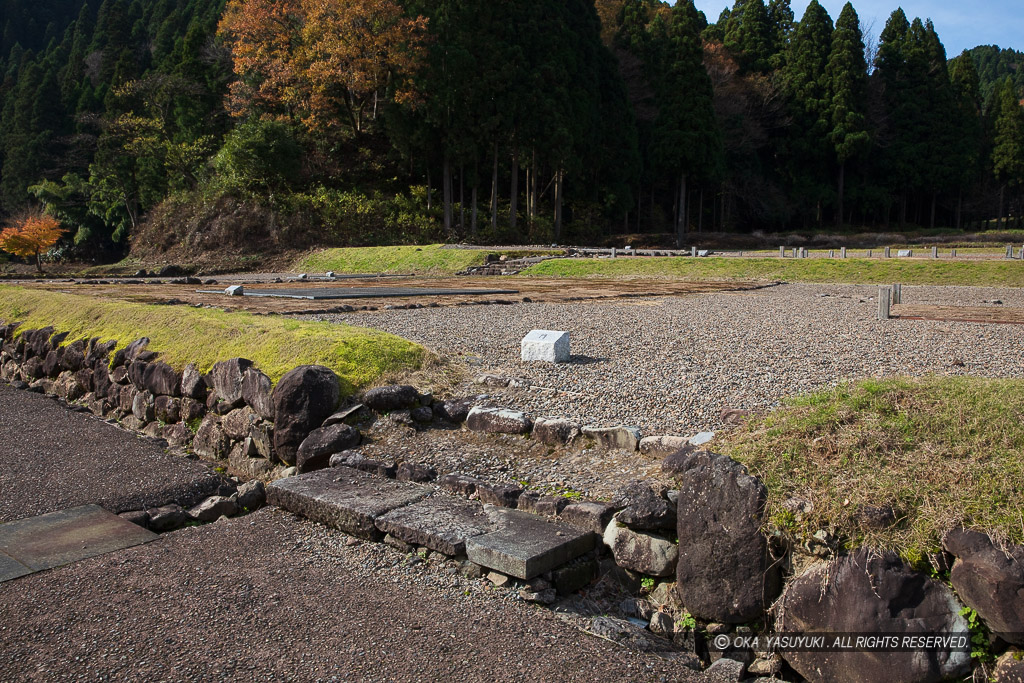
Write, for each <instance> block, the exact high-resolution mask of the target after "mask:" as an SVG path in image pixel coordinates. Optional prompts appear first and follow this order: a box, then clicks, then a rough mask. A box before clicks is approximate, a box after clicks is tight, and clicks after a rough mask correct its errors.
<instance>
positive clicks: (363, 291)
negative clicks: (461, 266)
mask: <svg viewBox="0 0 1024 683" xmlns="http://www.w3.org/2000/svg"><path fill="white" fill-rule="evenodd" d="M196 291H197V293H199V294H224V293H225V292H224V291H223V290H206V289H199V290H196ZM518 293H519V290H517V289H438V288H432V287H309V288H303V289H247V290H245V293H244V294H245V296H260V297H277V298H282V299H312V300H314V301H319V300H323V299H390V298H395V297H402V298H405V297H408V298H415V297H427V296H485V295H495V294H518Z"/></svg>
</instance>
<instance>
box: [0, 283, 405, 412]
mask: <svg viewBox="0 0 1024 683" xmlns="http://www.w3.org/2000/svg"><path fill="white" fill-rule="evenodd" d="M0 320H5V321H20V322H22V323H23V325H22V329H30V328H39V327H45V326H48V325H52V326H53V327H55V328H56V329H57V331H59V332H68V333H70V336H69V338H68V340H69V341H71V340H74V339H88V338H92V337H99V338H101V339H102V340H108V339H116V340H117V341H118V342H119V344H118V345H119V346H121V345H124V344H128V343H130V342H132V341H133V340H135V339H138V338H139V337H149V338H150V340H151V343H150V348H151V349H153V350H154V351H159V352H160V355H161V359H162V360H164V361H166V362H167V363H170V364H171V365H172V366H174V367H176V368H178V369H181V368H183V367H184V366H185V364H186V363H189V362H195V363H197V364H198V365H199V367H200V369H202V370H203V371H204V372H205V371H207V370H209V369H210V367H211V366H212V365H213V364H214V363H216V362H217V361H220V360H225V359H228V358H235V357H242V358H248V359H250V360H252V361H253V362H255V363H256V365H257V366H258V367H259V368H260V369H261V370H263V372H265V373H267V374H268V375H269V376H270V378H271V379H273V380H274V381H275V382H276V381H277V380H278V379H280V377H281V376H282V375H283V374H284V373H285V372H287V371H288V370H290V369H292V368H294V367H296V366H298V365H307V364H317V365H324V366H327V367H329V368H331V369H332V370H334V371H335V372H336V373H337V374H338V376H339V377H340V378H341V382H342V391H343V392H344V393H352V392H353V391H355V390H356V389H358V388H360V387H363V386H366V385H368V384H370V383H372V382H374V381H375V380H377V379H378V378H380V377H381V376H382V375H385V374H388V373H393V372H401V371H405V370H412V369H416V368H418V367H419V366H420V365H421V364H422V362H423V359H424V350H423V348H422V347H420V346H418V345H416V344H413V343H412V342H409V341H406V340H405V339H402V338H401V337H396V336H394V335H391V334H387V333H385V332H380V331H378V330H370V329H364V328H360V327H351V326H347V325H333V324H330V323H315V322H305V321H299V320H290V319H285V318H281V317H278V316H255V315H250V314H248V313H226V312H224V311H218V310H211V309H197V308H188V307H184V306H154V305H148V304H135V303H126V302H124V301H101V300H98V299H95V298H92V297H84V296H78V295H74V294H62V293H58V292H47V291H42V290H36V289H24V288H21V287H13V286H2V285H0Z"/></svg>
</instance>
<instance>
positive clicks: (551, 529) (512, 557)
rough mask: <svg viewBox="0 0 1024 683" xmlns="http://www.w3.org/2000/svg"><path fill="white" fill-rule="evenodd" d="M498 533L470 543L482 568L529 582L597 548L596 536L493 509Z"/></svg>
mask: <svg viewBox="0 0 1024 683" xmlns="http://www.w3.org/2000/svg"><path fill="white" fill-rule="evenodd" d="M488 516H489V517H490V518H491V523H492V525H493V526H494V527H495V530H494V531H492V532H490V533H487V534H481V535H479V536H473V537H472V538H470V539H468V540H467V541H466V556H467V557H468V558H469V559H470V561H472V562H476V563H477V564H479V565H480V566H482V567H487V568H488V569H494V570H496V571H499V572H501V573H502V574H508V575H509V576H514V577H515V578H517V579H523V580H524V581H528V580H529V579H532V578H534V577H535V576H539V575H540V574H543V573H544V572H548V571H551V570H552V569H556V568H558V567H561V566H562V565H563V564H566V563H567V562H571V561H572V560H575V559H576V558H577V557H580V556H581V555H584V554H586V553H588V552H590V551H591V550H593V549H594V545H595V538H596V537H595V535H594V534H593V533H592V532H589V531H581V530H579V529H576V528H574V527H571V526H567V525H565V524H559V523H557V522H553V521H551V520H550V519H548V518H545V517H540V516H538V515H533V514H530V513H528V512H520V511H519V510H508V509H505V508H489V509H488Z"/></svg>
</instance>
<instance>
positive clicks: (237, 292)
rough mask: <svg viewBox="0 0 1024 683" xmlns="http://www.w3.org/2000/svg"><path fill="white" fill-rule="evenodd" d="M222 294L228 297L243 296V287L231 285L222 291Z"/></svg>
mask: <svg viewBox="0 0 1024 683" xmlns="http://www.w3.org/2000/svg"><path fill="white" fill-rule="evenodd" d="M224 293H225V294H227V295H228V296H244V295H245V287H243V286H242V285H231V286H230V287H228V288H227V289H225V290H224Z"/></svg>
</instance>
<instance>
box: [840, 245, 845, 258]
mask: <svg viewBox="0 0 1024 683" xmlns="http://www.w3.org/2000/svg"><path fill="white" fill-rule="evenodd" d="M839 258H846V247H840V249H839Z"/></svg>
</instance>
